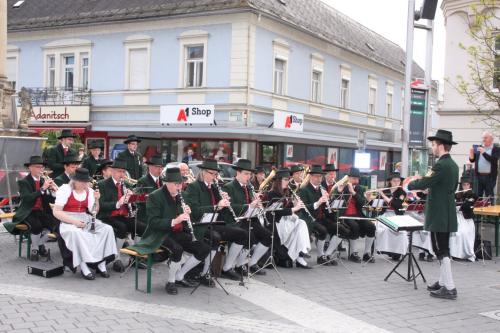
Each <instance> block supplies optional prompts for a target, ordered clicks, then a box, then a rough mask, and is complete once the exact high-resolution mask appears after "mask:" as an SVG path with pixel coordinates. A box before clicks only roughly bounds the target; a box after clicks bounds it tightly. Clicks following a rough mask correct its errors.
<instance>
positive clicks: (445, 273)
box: [439, 257, 455, 290]
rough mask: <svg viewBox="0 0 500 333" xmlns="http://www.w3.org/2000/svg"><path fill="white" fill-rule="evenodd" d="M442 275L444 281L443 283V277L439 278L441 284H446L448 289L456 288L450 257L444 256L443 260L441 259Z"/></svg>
mask: <svg viewBox="0 0 500 333" xmlns="http://www.w3.org/2000/svg"><path fill="white" fill-rule="evenodd" d="M440 268H441V269H440V271H441V276H442V282H443V284H441V278H440V279H439V280H440V282H439V285H444V286H445V287H446V289H448V290H451V289H454V288H455V283H454V282H453V276H452V274H451V260H450V257H444V258H443V260H441V267H440Z"/></svg>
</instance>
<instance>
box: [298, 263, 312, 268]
mask: <svg viewBox="0 0 500 333" xmlns="http://www.w3.org/2000/svg"><path fill="white" fill-rule="evenodd" d="M295 267H297V268H302V269H312V267H311V266H309V265H302V264H301V263H300V262H298V261H296V262H295Z"/></svg>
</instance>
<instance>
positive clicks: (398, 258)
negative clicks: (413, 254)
mask: <svg viewBox="0 0 500 333" xmlns="http://www.w3.org/2000/svg"><path fill="white" fill-rule="evenodd" d="M389 257H390V258H391V260H394V261H399V260H400V259H401V254H396V253H394V254H390V255H389Z"/></svg>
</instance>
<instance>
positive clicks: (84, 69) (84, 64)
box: [80, 53, 89, 90]
mask: <svg viewBox="0 0 500 333" xmlns="http://www.w3.org/2000/svg"><path fill="white" fill-rule="evenodd" d="M80 66H81V68H80V73H81V75H80V86H81V87H82V89H84V90H88V89H89V55H88V54H87V53H83V54H82V55H81V61H80Z"/></svg>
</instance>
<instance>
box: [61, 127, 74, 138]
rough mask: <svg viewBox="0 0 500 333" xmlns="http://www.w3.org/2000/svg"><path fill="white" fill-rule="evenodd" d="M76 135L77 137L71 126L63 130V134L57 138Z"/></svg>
mask: <svg viewBox="0 0 500 333" xmlns="http://www.w3.org/2000/svg"><path fill="white" fill-rule="evenodd" d="M74 137H76V135H74V134H73V132H72V131H71V130H70V129H69V128H65V129H63V130H62V131H61V134H60V135H59V136H58V137H57V139H58V140H61V139H64V138H74Z"/></svg>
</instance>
